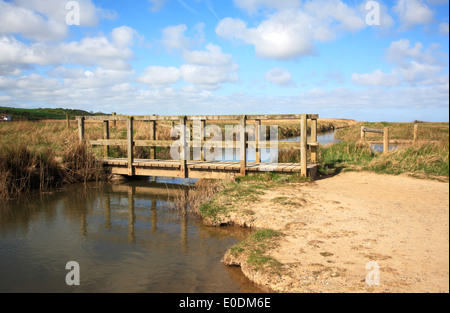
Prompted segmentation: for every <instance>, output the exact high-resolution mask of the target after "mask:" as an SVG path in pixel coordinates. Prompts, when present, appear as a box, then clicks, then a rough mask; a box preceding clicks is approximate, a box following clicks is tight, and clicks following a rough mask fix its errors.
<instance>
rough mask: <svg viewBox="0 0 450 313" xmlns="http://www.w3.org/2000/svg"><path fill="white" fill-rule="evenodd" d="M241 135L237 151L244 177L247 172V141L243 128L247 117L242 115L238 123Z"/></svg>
mask: <svg viewBox="0 0 450 313" xmlns="http://www.w3.org/2000/svg"><path fill="white" fill-rule="evenodd" d="M240 125H241V133H240V135H239V141H240V145H239V150H240V160H241V175H242V176H245V175H246V170H247V144H246V143H247V141H246V138H245V137H246V136H245V133H246V132H245V127H246V126H247V116H245V115H243V116H242V117H241V121H240Z"/></svg>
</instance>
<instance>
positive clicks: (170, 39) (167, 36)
mask: <svg viewBox="0 0 450 313" xmlns="http://www.w3.org/2000/svg"><path fill="white" fill-rule="evenodd" d="M204 27H205V24H204V23H198V24H197V25H195V26H194V27H193V28H192V29H193V36H192V37H188V36H186V31H187V26H186V25H184V24H180V25H176V26H168V27H166V28H164V29H163V30H162V38H161V44H162V45H163V46H164V48H165V49H166V50H167V51H169V52H172V51H181V52H183V51H187V50H189V49H191V47H193V46H196V45H199V44H201V43H203V41H204V31H203V29H204Z"/></svg>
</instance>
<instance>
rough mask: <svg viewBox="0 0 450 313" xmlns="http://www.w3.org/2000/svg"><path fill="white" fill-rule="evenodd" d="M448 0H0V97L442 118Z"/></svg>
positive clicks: (68, 103) (109, 105)
mask: <svg viewBox="0 0 450 313" xmlns="http://www.w3.org/2000/svg"><path fill="white" fill-rule="evenodd" d="M448 10H449V4H448V0H397V1H357V0H354V1H341V0H317V1H301V0H277V1H274V0H220V1H218V0H134V1H119V0H98V1H95V0H78V1H66V0H45V1H44V0H10V1H7V0H0V106H10V107H24V108H36V107H64V108H74V109H75V108H80V109H84V110H87V111H94V112H98V111H101V112H105V113H111V112H117V113H118V114H161V115H168V114H170V115H182V114H183V115H184V114H260V113H263V114H275V113H318V114H320V117H323V118H350V119H356V120H367V121H399V122H409V121H413V120H425V121H448V120H449V71H448V68H449V54H448V53H449V47H448V46H449V44H448V42H449V17H448Z"/></svg>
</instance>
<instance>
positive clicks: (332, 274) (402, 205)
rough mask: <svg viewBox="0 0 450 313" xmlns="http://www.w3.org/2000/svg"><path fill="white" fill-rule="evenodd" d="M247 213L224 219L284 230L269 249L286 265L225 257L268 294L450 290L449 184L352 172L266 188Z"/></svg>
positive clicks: (228, 262) (272, 254) (247, 208)
mask: <svg viewBox="0 0 450 313" xmlns="http://www.w3.org/2000/svg"><path fill="white" fill-rule="evenodd" d="M280 197H281V198H280ZM277 198H278V200H274V199H277ZM245 210H252V211H254V212H255V213H254V214H253V215H248V214H247V215H245V214H244V215H242V214H239V213H233V214H232V215H230V216H228V217H227V218H228V219H231V220H233V221H234V222H236V223H237V224H240V225H245V226H251V227H256V228H271V229H276V230H280V231H282V232H283V233H284V234H285V236H284V237H283V238H282V239H281V240H280V242H279V244H278V245H277V246H276V247H274V248H273V249H271V250H270V251H269V254H270V255H271V256H272V257H274V258H275V259H277V260H278V261H279V262H281V263H282V264H283V268H284V270H283V272H282V274H281V275H280V274H279V273H270V272H261V271H254V270H253V269H252V268H251V267H250V266H248V264H246V261H245V258H242V257H241V258H240V259H239V257H238V258H236V257H233V256H232V255H231V253H227V254H226V255H225V257H224V259H223V262H224V263H225V264H229V265H239V266H241V268H242V271H243V272H244V274H245V275H246V276H248V277H249V278H250V279H251V280H253V281H254V282H256V283H257V284H259V285H262V286H265V287H268V288H270V289H271V290H272V291H275V292H339V293H340V292H415V293H416V292H417V293H422V292H449V183H448V182H438V181H430V180H419V179H414V178H410V177H404V176H388V175H378V174H372V173H353V172H350V173H343V174H339V175H337V176H334V177H331V178H326V179H322V180H318V181H315V182H313V183H310V184H309V183H307V184H292V185H286V186H283V187H282V188H281V187H280V188H276V189H271V190H268V191H266V193H265V195H262V196H261V201H260V202H254V203H248V204H246V205H245ZM247 212H248V211H247ZM369 262H376V263H372V264H371V263H369ZM369 265H372V266H369ZM374 265H375V266H378V274H379V275H378V277H379V283H377V280H376V278H377V276H376V274H377V268H376V267H374ZM366 266H367V268H366ZM372 274H375V275H372ZM366 278H368V280H366ZM368 282H369V283H370V285H369V284H368Z"/></svg>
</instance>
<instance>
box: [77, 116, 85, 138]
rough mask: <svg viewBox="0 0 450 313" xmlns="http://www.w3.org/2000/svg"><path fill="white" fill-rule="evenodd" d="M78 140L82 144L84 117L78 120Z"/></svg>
mask: <svg viewBox="0 0 450 313" xmlns="http://www.w3.org/2000/svg"><path fill="white" fill-rule="evenodd" d="M78 138H79V139H80V142H81V143H83V142H84V117H79V118H78Z"/></svg>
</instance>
